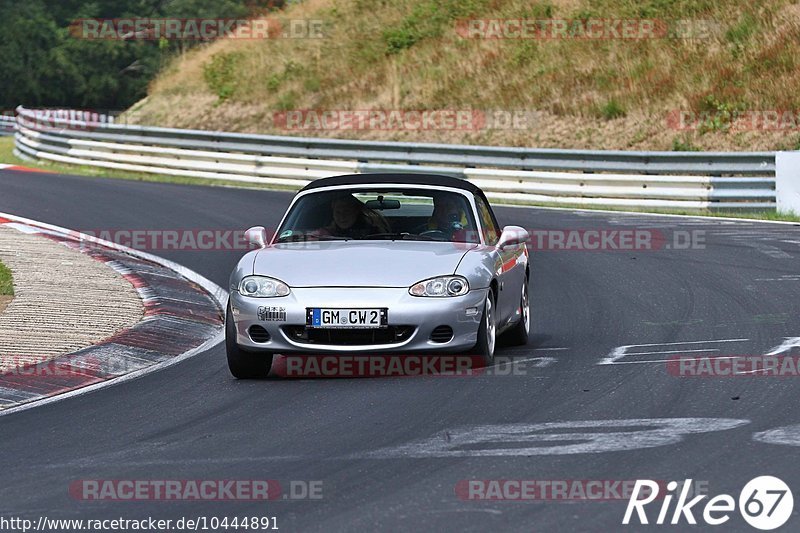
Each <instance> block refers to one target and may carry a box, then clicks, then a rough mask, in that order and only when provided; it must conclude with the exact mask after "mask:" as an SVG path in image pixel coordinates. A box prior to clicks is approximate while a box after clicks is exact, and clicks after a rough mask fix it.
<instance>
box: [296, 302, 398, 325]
mask: <svg viewBox="0 0 800 533" xmlns="http://www.w3.org/2000/svg"><path fill="white" fill-rule="evenodd" d="M387 314H388V313H387V310H386V309H326V308H318V307H314V308H308V309H306V325H307V326H308V327H310V328H383V327H386V322H387V321H386V317H387Z"/></svg>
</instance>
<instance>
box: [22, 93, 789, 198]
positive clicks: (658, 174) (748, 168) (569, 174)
mask: <svg viewBox="0 0 800 533" xmlns="http://www.w3.org/2000/svg"><path fill="white" fill-rule="evenodd" d="M15 143H16V148H17V150H18V151H19V152H20V153H21V154H23V155H26V156H28V157H33V158H37V159H42V160H49V161H56V162H61V163H68V164H78V165H91V166H97V167H104V168H111V169H119V170H130V171H136V172H150V173H157V174H164V175H173V176H187V177H195V178H207V179H217V180H228V181H240V182H257V183H268V184H273V185H282V186H289V187H296V188H299V187H302V186H303V185H305V184H306V183H308V182H309V181H311V180H314V179H318V178H321V177H325V176H331V175H336V174H342V173H369V172H387V171H392V172H437V173H444V174H450V175H455V176H458V177H461V178H464V179H468V180H470V181H472V182H474V183H476V184H477V185H479V186H480V187H481V188H483V189H484V190H485V191H486V193H487V196H489V197H490V198H492V199H495V200H503V201H510V202H539V203H542V202H544V203H554V204H581V205H594V206H609V207H645V208H654V207H655V208H657V207H661V208H685V209H723V210H731V209H739V210H742V209H744V210H755V209H774V208H775V196H776V193H775V154H774V153H773V152H751V153H730V152H720V153H709V152H624V151H580V150H551V149H530V148H504V147H484V146H470V145H445V144H426V143H391V142H376V141H354V140H341V139H318V138H304V137H281V136H272V135H250V134H242V133H223V132H208V131H199V130H181V129H170V128H156V127H144V126H131V125H120V124H114V123H111V122H110V118H109V117H104V116H102V115H92V114H84V115H73V116H57V115H53V114H50V115H45V114H44V113H43V112H41V111H36V110H29V109H25V108H22V107H20V108H18V109H17V133H16V141H15Z"/></svg>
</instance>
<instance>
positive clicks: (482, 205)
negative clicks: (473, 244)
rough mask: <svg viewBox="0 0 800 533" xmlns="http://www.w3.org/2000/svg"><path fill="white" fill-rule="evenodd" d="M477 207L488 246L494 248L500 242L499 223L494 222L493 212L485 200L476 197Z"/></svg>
mask: <svg viewBox="0 0 800 533" xmlns="http://www.w3.org/2000/svg"><path fill="white" fill-rule="evenodd" d="M475 205H477V206H478V216H480V217H481V229H482V230H483V235H484V238H485V239H486V244H489V245H491V246H494V245H495V244H497V241H499V240H500V231H498V227H497V222H495V220H494V216H493V215H492V211H491V210H490V209H489V206H488V205H487V204H486V201H485V200H484V199H483V198H479V197H476V198H475Z"/></svg>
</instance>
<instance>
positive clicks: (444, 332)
mask: <svg viewBox="0 0 800 533" xmlns="http://www.w3.org/2000/svg"><path fill="white" fill-rule="evenodd" d="M451 340H453V328H451V327H450V326H439V327H437V328H435V329H434V330H433V331H432V332H431V342H441V343H445V342H450V341H451Z"/></svg>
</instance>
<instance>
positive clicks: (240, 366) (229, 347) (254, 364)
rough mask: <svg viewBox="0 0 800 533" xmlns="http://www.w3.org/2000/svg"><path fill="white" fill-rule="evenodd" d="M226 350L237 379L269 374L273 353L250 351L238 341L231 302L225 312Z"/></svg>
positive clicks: (229, 368)
mask: <svg viewBox="0 0 800 533" xmlns="http://www.w3.org/2000/svg"><path fill="white" fill-rule="evenodd" d="M225 352H226V353H227V355H228V370H230V372H231V374H233V377H235V378H236V379H258V378H265V377H267V376H268V375H269V369H270V368H271V367H272V354H271V353H266V352H248V351H246V350H243V349H242V348H241V347H240V346H239V345H238V344H237V343H236V324H235V323H234V321H233V312H232V311H231V304H230V302H229V303H228V310H227V312H226V313H225Z"/></svg>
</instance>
